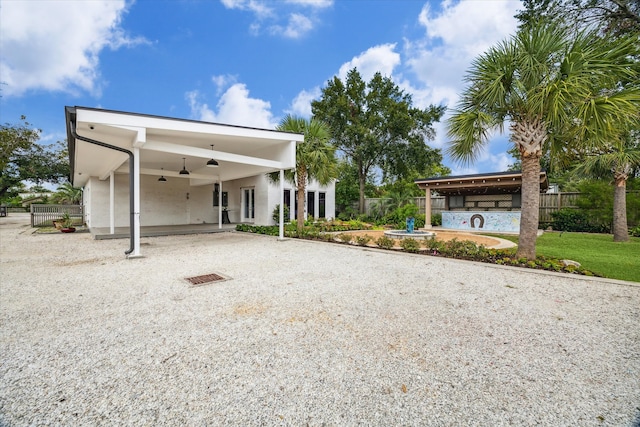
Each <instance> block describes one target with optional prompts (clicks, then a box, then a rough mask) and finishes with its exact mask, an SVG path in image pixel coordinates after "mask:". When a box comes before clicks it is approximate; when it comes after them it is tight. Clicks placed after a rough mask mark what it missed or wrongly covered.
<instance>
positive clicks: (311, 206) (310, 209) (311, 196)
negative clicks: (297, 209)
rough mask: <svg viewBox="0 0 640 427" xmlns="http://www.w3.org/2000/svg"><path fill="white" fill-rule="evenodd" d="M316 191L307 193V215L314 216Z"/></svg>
mask: <svg viewBox="0 0 640 427" xmlns="http://www.w3.org/2000/svg"><path fill="white" fill-rule="evenodd" d="M315 202H316V192H315V191H309V192H308V193H307V215H309V216H311V217H314V218H315V217H316V203H315Z"/></svg>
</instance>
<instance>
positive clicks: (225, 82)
mask: <svg viewBox="0 0 640 427" xmlns="http://www.w3.org/2000/svg"><path fill="white" fill-rule="evenodd" d="M211 81H212V82H213V84H214V85H215V86H216V96H220V94H221V93H222V92H223V91H224V90H225V89H226V88H227V87H229V86H231V85H232V84H234V83H236V82H237V81H238V77H237V76H233V75H231V74H221V75H219V76H213V77H211Z"/></svg>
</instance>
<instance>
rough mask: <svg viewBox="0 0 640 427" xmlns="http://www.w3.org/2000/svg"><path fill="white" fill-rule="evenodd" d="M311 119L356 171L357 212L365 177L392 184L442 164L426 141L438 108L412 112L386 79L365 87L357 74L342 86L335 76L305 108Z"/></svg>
mask: <svg viewBox="0 0 640 427" xmlns="http://www.w3.org/2000/svg"><path fill="white" fill-rule="evenodd" d="M311 107H312V111H313V114H314V117H317V118H318V119H320V120H322V121H324V122H326V123H327V124H328V126H329V128H330V129H331V135H332V141H333V144H334V145H335V146H336V147H337V148H338V149H339V150H340V151H341V152H342V153H343V154H344V156H345V157H346V159H347V160H348V161H349V162H350V163H351V164H352V165H353V166H354V167H355V168H356V169H357V171H358V185H359V210H360V213H363V212H364V195H365V185H366V182H367V177H368V176H370V174H371V173H372V172H373V171H374V169H375V168H379V169H380V170H381V171H382V175H383V180H388V181H394V180H396V179H401V178H403V177H406V176H408V175H409V174H410V173H412V172H415V171H419V172H423V171H425V170H428V169H429V168H430V167H431V166H432V165H434V164H440V163H441V162H442V154H441V152H440V150H438V149H433V148H430V147H429V146H428V145H427V144H426V141H428V140H431V139H433V138H434V136H435V130H434V129H433V123H435V122H437V121H438V120H440V118H441V117H442V114H443V113H444V110H445V107H444V106H434V105H431V106H429V107H428V108H426V109H420V108H416V107H413V102H412V99H411V95H409V94H407V93H405V92H404V91H402V90H401V89H400V88H399V87H398V86H397V85H396V84H395V83H394V82H393V81H392V80H391V79H390V78H389V77H383V76H382V75H381V74H380V73H376V74H375V75H374V76H373V77H372V79H371V80H370V81H369V82H368V83H366V82H365V81H364V80H363V79H362V76H361V75H360V73H359V72H358V70H357V69H355V68H354V69H352V70H351V71H349V73H348V74H347V77H346V79H345V81H344V82H343V81H342V80H340V79H339V78H338V77H337V76H336V77H334V78H333V79H332V80H329V82H328V83H327V86H326V87H324V88H323V89H322V97H321V99H320V100H316V101H313V102H312V103H311Z"/></svg>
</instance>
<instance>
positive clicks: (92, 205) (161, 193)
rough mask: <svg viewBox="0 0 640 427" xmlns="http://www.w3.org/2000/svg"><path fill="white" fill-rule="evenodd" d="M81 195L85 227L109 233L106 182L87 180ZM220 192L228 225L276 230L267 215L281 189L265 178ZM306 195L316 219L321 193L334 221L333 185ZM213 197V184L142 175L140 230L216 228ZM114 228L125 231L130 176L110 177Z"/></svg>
mask: <svg viewBox="0 0 640 427" xmlns="http://www.w3.org/2000/svg"><path fill="white" fill-rule="evenodd" d="M249 188H253V189H254V192H255V193H254V194H255V196H254V197H255V200H254V203H255V218H254V220H253V221H251V220H250V219H248V218H245V217H244V215H243V214H244V211H243V208H244V206H243V194H244V190H245V189H249ZM285 188H286V189H290V190H291V206H292V209H291V212H290V219H293V218H294V209H293V206H295V197H296V193H295V189H294V188H293V186H292V185H291V184H290V183H288V182H285ZM84 191H85V197H84V203H85V212H86V221H87V225H88V226H89V227H109V180H108V179H107V180H104V181H100V180H99V179H98V178H96V177H92V178H90V179H89V180H88V182H87V183H86V185H85V187H84ZM221 191H223V192H227V194H228V202H229V203H228V213H229V220H230V221H231V222H232V223H239V222H253V223H255V224H257V225H268V224H275V222H274V220H273V218H272V213H273V210H274V209H275V207H276V205H277V204H279V203H280V186H279V184H272V183H270V182H269V181H268V178H267V177H266V176H265V175H257V176H253V177H249V178H243V179H237V180H233V181H226V182H223V183H222V190H221ZM308 191H313V192H314V193H315V206H316V215H317V214H318V207H319V200H318V197H319V192H325V193H326V201H325V216H326V218H333V217H334V216H335V184H333V183H332V184H331V185H329V186H326V187H321V186H319V185H318V184H317V183H315V182H311V183H310V184H309V186H308ZM213 192H214V185H213V184H208V185H203V186H197V187H193V186H190V185H189V179H181V178H175V177H173V178H172V177H169V178H167V181H166V182H159V181H158V177H156V176H151V175H142V176H141V177H140V193H141V194H140V225H142V226H154V225H180V224H202V223H207V224H217V223H218V207H214V206H213ZM187 195H188V197H187ZM305 203H306V198H305ZM115 225H116V227H127V226H129V176H128V175H126V174H117V175H115Z"/></svg>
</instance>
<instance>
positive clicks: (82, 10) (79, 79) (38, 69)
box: [0, 0, 148, 96]
mask: <svg viewBox="0 0 640 427" xmlns="http://www.w3.org/2000/svg"><path fill="white" fill-rule="evenodd" d="M126 12H127V3H126V2H125V1H124V0H106V1H90V2H59V1H58V2H53V1H8V2H3V3H2V13H0V29H1V31H2V36H1V37H0V52H1V54H0V55H1V56H0V75H1V76H2V81H3V82H4V83H5V84H6V85H5V86H3V90H2V92H3V95H6V96H20V95H22V94H24V93H25V92H27V91H30V90H50V91H66V92H77V91H87V92H90V93H93V94H96V95H97V94H99V93H100V89H101V84H100V81H99V77H100V70H99V62H100V60H99V55H100V52H101V51H102V50H103V49H104V48H105V47H108V48H111V49H114V50H115V49H119V48H121V47H131V46H135V45H138V44H142V43H148V41H147V40H145V39H144V38H140V37H138V38H131V37H129V36H128V35H127V34H126V33H125V32H124V30H122V28H121V27H120V22H121V20H122V17H123V15H124V14H125V13H126Z"/></svg>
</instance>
